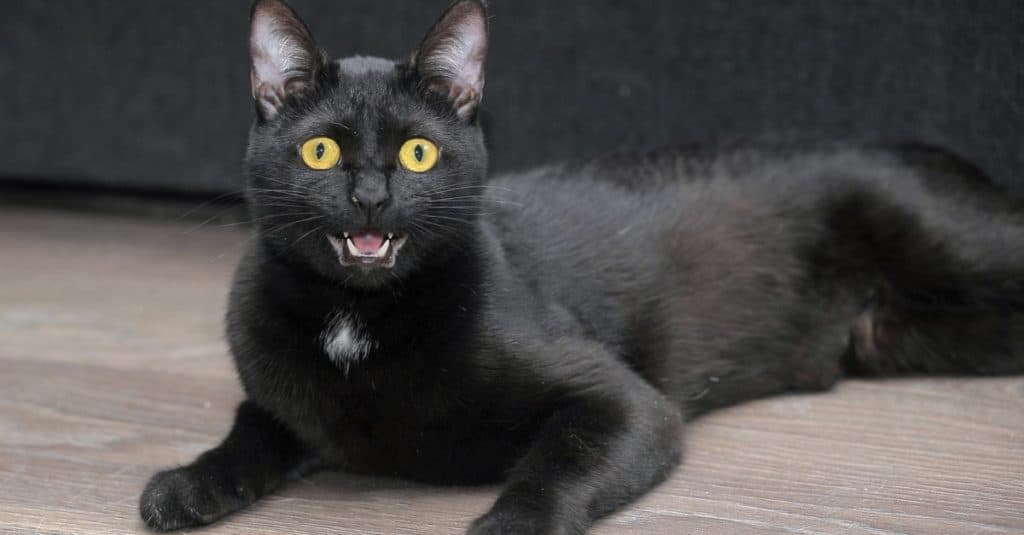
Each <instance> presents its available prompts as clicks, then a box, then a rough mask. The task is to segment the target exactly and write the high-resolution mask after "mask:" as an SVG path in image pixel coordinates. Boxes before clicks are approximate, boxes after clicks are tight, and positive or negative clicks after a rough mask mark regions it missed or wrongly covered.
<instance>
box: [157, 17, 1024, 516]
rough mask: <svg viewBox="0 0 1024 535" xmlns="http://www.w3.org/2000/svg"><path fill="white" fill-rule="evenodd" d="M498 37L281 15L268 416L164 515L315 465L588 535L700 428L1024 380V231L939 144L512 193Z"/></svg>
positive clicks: (663, 155)
mask: <svg viewBox="0 0 1024 535" xmlns="http://www.w3.org/2000/svg"><path fill="white" fill-rule="evenodd" d="M486 49H487V17H486V13H485V6H484V4H483V3H482V2H481V1H479V0H458V1H456V2H455V3H454V4H452V6H451V7H450V8H449V9H448V10H447V11H446V12H445V13H444V15H443V16H442V17H441V19H440V20H439V22H438V23H437V24H436V25H435V26H434V27H433V29H431V30H430V32H429V33H428V34H427V36H426V37H425V38H424V40H423V42H422V43H421V44H420V46H419V48H418V50H417V51H416V52H415V53H414V54H413V55H412V57H411V58H410V59H409V60H408V61H401V62H397V63H396V62H393V61H388V60H383V59H377V58H367V57H352V58H347V59H343V60H340V61H336V62H332V61H328V59H327V56H326V55H325V54H324V53H323V52H322V51H321V50H320V49H319V48H318V47H317V45H316V44H315V42H314V41H313V37H312V36H311V35H310V33H309V31H308V29H307V28H306V26H305V25H304V24H303V23H302V22H301V21H300V20H299V18H298V17H297V16H296V15H295V13H294V12H293V11H292V10H291V9H290V8H289V7H287V6H286V5H285V4H284V3H282V2H281V1H279V0H261V1H258V2H257V3H256V4H255V6H254V7H253V12H252V35H251V51H252V67H253V68H252V86H253V96H254V98H255V103H256V121H255V123H254V125H253V127H252V131H251V134H250V143H249V151H248V156H247V160H246V161H247V170H248V177H249V186H250V187H249V190H248V197H249V203H250V207H251V210H252V213H253V215H254V217H255V218H256V221H257V228H256V232H257V239H256V240H254V241H253V242H252V245H251V246H250V248H249V250H248V252H247V253H246V255H245V257H244V259H243V260H242V262H241V264H240V266H239V268H238V272H237V274H236V277H235V282H234V287H233V289H232V291H231V298H230V309H229V312H228V316H227V331H228V337H229V340H230V344H231V350H232V352H233V354H234V357H235V362H236V365H237V368H238V372H239V375H240V377H241V380H242V384H243V386H244V388H245V393H246V396H247V398H248V400H247V401H245V402H243V403H242V404H241V406H240V407H239V408H238V414H237V419H236V421H235V425H234V428H233V429H232V430H231V432H230V434H229V435H228V436H227V438H226V439H225V440H224V442H223V443H222V444H221V445H219V446H218V447H216V448H214V449H212V450H210V451H208V452H206V453H204V454H203V455H201V456H200V457H199V458H198V459H197V460H196V461H195V462H193V463H192V464H190V465H188V466H184V467H181V468H177V469H173V470H168V471H165V472H161V473H159V474H156V475H155V476H154V477H153V478H152V480H151V481H150V482H149V484H148V485H147V486H146V489H145V490H144V491H143V494H142V498H141V503H140V508H141V514H142V518H143V519H144V520H145V522H146V524H147V525H148V526H150V527H152V528H156V529H161V530H167V529H174V528H180V527H186V526H194V525H197V524H206V523H209V522H212V521H214V520H216V519H218V518H220V517H222V516H224V515H226V514H228V513H230V512H232V511H236V510H238V509H241V508H242V507H245V506H246V505H248V504H250V503H252V502H253V501H254V500H256V499H258V498H259V497H261V496H263V495H265V494H267V493H269V492H271V491H273V490H274V489H275V488H277V487H278V486H280V485H281V484H282V483H283V482H284V481H285V479H286V477H287V475H288V474H289V473H292V472H294V471H296V470H300V469H302V468H303V467H307V466H309V465H310V463H318V464H319V465H320V466H333V467H340V468H342V469H345V470H351V471H358V472H367V473H376V474H389V475H398V476H403V477H408V478H413V479H417V480H422V481H429V482H437V483H476V482H486V481H496V480H502V479H503V480H506V481H507V486H506V488H505V490H504V492H502V494H501V496H500V497H499V498H498V500H497V503H495V504H494V506H493V507H492V508H491V510H490V511H489V512H487V513H486V514H485V515H483V516H482V517H480V518H479V519H477V520H476V521H475V522H473V523H472V525H471V526H469V532H470V533H516V534H520V533H582V532H584V531H586V530H587V528H588V527H589V526H590V525H591V524H592V523H593V522H594V521H595V520H597V519H599V518H601V517H602V516H604V515H607V514H608V513H610V512H612V511H614V510H616V509H617V508H619V507H621V506H623V505H625V504H628V503H630V502H631V501H633V500H635V499H636V498H637V497H638V496H640V495H641V494H643V493H644V492H646V491H647V490H649V489H651V488H652V487H653V486H655V485H657V484H658V483H659V482H660V481H662V480H663V479H665V477H666V476H667V475H668V474H669V472H671V470H672V469H673V467H675V466H676V465H677V464H678V463H679V461H680V454H681V448H682V446H681V445H682V433H683V427H684V424H683V422H684V420H685V419H686V418H692V417H693V416H695V415H697V414H700V413H702V412H704V411H707V410H709V409H712V408H715V407H719V406H723V405H727V404H730V403H736V402H739V401H742V400H747V399H751V398H755V397H758V396H765V395H768V394H773V393H778V392H783V391H786V390H793V389H825V388H828V387H829V386H831V385H832V384H833V383H834V382H835V381H836V380H837V379H838V378H840V377H841V376H842V375H843V374H880V373H909V372H932V373H974V374H1008V373H1018V372H1021V371H1022V370H1024V221H1022V219H1021V217H1020V215H1019V213H1018V212H1017V211H1016V210H1014V209H1013V207H1012V206H1010V204H1009V203H1008V202H1007V201H1005V200H1004V199H1003V197H1002V195H1001V194H1000V193H999V192H997V191H993V190H992V189H991V187H990V186H988V185H987V183H986V182H984V180H983V179H982V178H980V177H979V176H977V173H975V172H974V171H972V170H971V169H970V168H969V167H968V166H966V165H964V164H961V163H959V162H957V161H956V160H954V159H952V158H951V157H946V156H944V155H942V154H940V153H932V152H929V151H926V150H919V149H906V150H897V149H881V148H869V147H860V148H853V147H846V148H844V147H832V148H819V149H811V150H806V151H791V150H768V149H753V148H750V149H736V150H731V151H728V152H719V153H717V154H713V153H712V154H703V155H702V154H699V153H688V152H683V151H667V152H657V153H651V154H647V155H643V156H634V157H627V156H618V157H607V158H604V159H598V160H594V161H590V162H587V163H584V164H579V165H569V164H564V165H555V166H551V167H546V168H541V169H536V170H532V171H528V172H524V173H521V174H517V175H512V176H505V177H500V178H497V179H492V180H488V179H487V178H486V177H485V169H486V167H487V165H486V164H487V152H486V150H485V149H484V142H483V136H482V134H481V129H480V127H479V125H478V121H477V109H478V106H479V103H480V99H481V96H482V90H483V86H484V75H483V64H484V56H485V52H486Z"/></svg>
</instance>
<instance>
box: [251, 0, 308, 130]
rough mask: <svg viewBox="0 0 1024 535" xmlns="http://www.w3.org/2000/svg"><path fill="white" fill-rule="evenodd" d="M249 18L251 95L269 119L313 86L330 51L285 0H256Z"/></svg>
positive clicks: (259, 112) (264, 117)
mask: <svg viewBox="0 0 1024 535" xmlns="http://www.w3.org/2000/svg"><path fill="white" fill-rule="evenodd" d="M250 20H251V26H250V31H249V53H250V55H251V57H252V98H253V100H255V102H256V113H257V114H258V115H259V118H260V119H261V120H263V121H269V120H271V119H273V118H274V117H276V116H277V115H278V114H279V113H280V112H281V109H282V108H284V105H285V103H286V102H287V101H288V99H289V98H301V97H302V96H303V95H306V94H308V93H309V92H311V91H313V90H314V88H315V85H316V84H317V83H318V80H319V77H320V76H321V74H322V73H323V71H324V70H325V69H326V65H327V55H326V54H325V53H324V52H323V51H322V50H320V48H319V47H318V46H317V44H316V41H314V40H313V34H312V33H310V31H309V28H307V27H306V24H305V23H303V22H302V19H300V18H299V16H298V15H296V14H295V11H293V10H292V8H291V7H289V6H288V4H286V3H284V2H283V1H282V0H256V2H255V3H253V6H252V13H251V17H250Z"/></svg>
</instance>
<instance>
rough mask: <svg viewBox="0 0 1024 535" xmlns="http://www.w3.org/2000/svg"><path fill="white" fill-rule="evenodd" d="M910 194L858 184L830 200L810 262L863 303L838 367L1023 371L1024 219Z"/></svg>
mask: <svg viewBox="0 0 1024 535" xmlns="http://www.w3.org/2000/svg"><path fill="white" fill-rule="evenodd" d="M916 195H917V196H918V198H917V201H916V203H907V204H906V205H901V204H897V203H896V202H894V201H893V200H890V199H888V198H887V197H886V196H884V195H882V194H880V193H878V192H874V191H871V190H867V189H864V190H859V191H852V192H849V193H847V194H845V195H840V196H837V197H836V198H835V199H833V200H832V202H831V203H830V204H829V205H828V210H827V211H826V224H827V228H829V230H830V234H829V235H828V238H827V239H826V240H824V241H823V242H821V243H820V244H819V246H818V247H816V248H815V251H816V252H815V253H814V254H813V255H812V256H811V258H813V259H814V260H813V263H812V265H814V266H815V268H816V274H817V275H818V278H819V279H828V280H831V281H834V282H836V283H837V286H838V287H840V288H842V289H843V290H844V291H845V295H847V296H858V295H859V296H861V298H862V300H863V302H864V303H866V304H865V305H863V313H861V314H860V315H859V317H857V318H856V319H855V320H853V321H852V322H851V326H850V334H851V336H850V338H851V344H850V349H849V351H848V352H847V354H846V356H845V359H844V367H845V368H846V370H847V371H848V372H850V373H853V374H871V375H877V374H891V373H945V374H980V375H1001V374H1012V373H1022V372H1024V223H1022V222H1021V221H1020V220H1019V215H1017V214H1010V213H1004V212H1001V211H993V212H991V213H981V212H979V211H978V210H976V209H975V208H973V207H971V206H969V205H965V206H957V205H955V204H953V203H951V202H949V201H948V200H946V199H944V198H941V197H931V198H929V197H930V196H931V195H932V194H931V193H926V192H917V193H916ZM926 201H929V202H930V203H931V204H929V202H926ZM929 207H930V208H929Z"/></svg>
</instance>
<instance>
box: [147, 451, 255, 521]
mask: <svg viewBox="0 0 1024 535" xmlns="http://www.w3.org/2000/svg"><path fill="white" fill-rule="evenodd" d="M254 500H255V497H254V496H253V493H252V492H251V491H249V490H248V489H246V488H245V487H244V486H241V485H236V484H234V483H233V482H231V481H230V480H229V478H227V477H225V476H224V475H222V474H218V473H216V472H208V471H203V470H198V469H196V468H195V467H192V466H186V467H182V468H177V469H174V470H166V471H164V472H159V473H157V474H156V475H154V476H153V477H152V479H150V480H149V483H148V484H146V488H145V490H143V491H142V496H141V497H140V498H139V513H140V514H141V515H142V520H143V522H145V523H146V526H147V527H149V528H150V529H154V530H158V531H169V530H173V529H179V528H185V527H190V526H199V525H202V524H209V523H210V522H213V521H214V520H217V519H218V518H220V517H222V516H224V515H226V514H228V513H230V512H232V511H236V510H238V509H241V508H243V507H245V506H246V505H249V504H250V503H252V502H253V501H254Z"/></svg>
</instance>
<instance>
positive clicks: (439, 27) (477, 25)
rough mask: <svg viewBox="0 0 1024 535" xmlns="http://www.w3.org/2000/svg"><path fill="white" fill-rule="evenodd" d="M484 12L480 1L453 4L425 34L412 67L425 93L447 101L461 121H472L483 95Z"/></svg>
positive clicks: (458, 1)
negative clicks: (428, 92) (425, 90)
mask: <svg viewBox="0 0 1024 535" xmlns="http://www.w3.org/2000/svg"><path fill="white" fill-rule="evenodd" d="M486 55H487V8H486V6H485V5H484V2H483V1H481V0H456V1H455V2H454V3H452V5H451V6H450V7H449V8H448V10H447V11H445V12H444V15H441V19H440V20H438V21H437V23H436V24H434V27H433V28H431V30H430V31H429V32H427V36H426V37H424V38H423V42H422V43H420V47H419V49H418V50H417V51H416V52H415V53H414V54H413V58H412V64H413V67H414V68H415V69H416V74H417V75H419V77H420V79H421V80H423V82H424V84H425V87H426V89H427V90H428V91H431V92H433V93H436V94H438V95H440V96H442V97H445V98H447V99H448V102H450V103H451V105H452V107H453V108H454V109H455V112H456V113H457V114H458V115H459V117H461V118H462V119H466V120H469V119H472V118H473V116H474V115H475V114H476V110H477V106H479V104H480V99H481V98H482V97H483V91H484V58H485V56H486Z"/></svg>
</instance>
